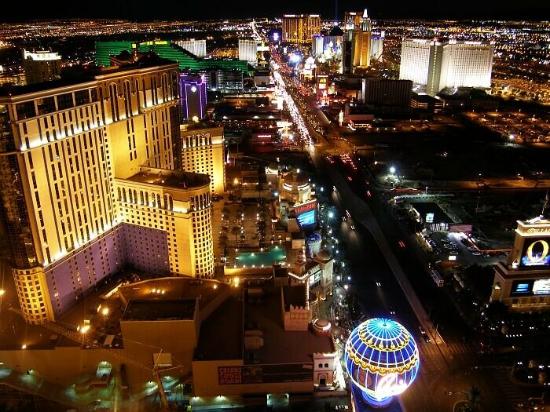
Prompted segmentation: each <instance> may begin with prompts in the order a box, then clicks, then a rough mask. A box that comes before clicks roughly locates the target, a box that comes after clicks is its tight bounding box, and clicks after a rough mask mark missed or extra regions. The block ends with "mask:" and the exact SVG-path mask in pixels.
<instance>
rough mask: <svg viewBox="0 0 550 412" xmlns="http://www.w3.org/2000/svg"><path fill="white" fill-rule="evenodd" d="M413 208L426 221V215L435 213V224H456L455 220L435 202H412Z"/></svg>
mask: <svg viewBox="0 0 550 412" xmlns="http://www.w3.org/2000/svg"><path fill="white" fill-rule="evenodd" d="M411 206H412V207H414V208H415V210H416V211H417V212H418V213H419V214H420V216H421V217H422V219H423V220H424V221H425V220H426V214H428V213H433V214H434V219H433V223H454V222H453V220H452V219H451V218H450V217H449V216H447V214H446V213H445V212H444V211H443V209H441V207H439V205H438V204H437V203H434V202H412V203H411Z"/></svg>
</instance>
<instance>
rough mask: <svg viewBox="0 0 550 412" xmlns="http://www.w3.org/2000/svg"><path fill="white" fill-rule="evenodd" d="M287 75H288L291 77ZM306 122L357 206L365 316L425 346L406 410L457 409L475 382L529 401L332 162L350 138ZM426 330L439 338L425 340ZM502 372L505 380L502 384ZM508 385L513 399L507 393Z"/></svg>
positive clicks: (346, 205)
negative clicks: (486, 358)
mask: <svg viewBox="0 0 550 412" xmlns="http://www.w3.org/2000/svg"><path fill="white" fill-rule="evenodd" d="M281 78H282V79H284V80H285V81H286V80H287V79H286V76H281ZM291 115H292V114H291ZM294 116H296V114H294ZM306 126H308V129H309V132H310V133H311V136H313V137H315V139H316V141H317V144H316V145H315V146H314V147H312V146H310V147H309V148H308V150H307V151H308V152H309V154H310V156H311V158H312V160H313V164H314V166H315V168H316V170H317V173H318V174H319V177H320V178H321V179H322V181H323V184H324V185H325V187H327V188H331V187H333V186H334V187H335V188H336V190H334V191H333V193H332V194H331V197H332V201H333V202H334V203H335V204H336V205H337V206H338V207H339V209H340V211H341V212H342V213H343V211H344V210H347V211H349V213H350V214H351V216H352V217H353V220H354V222H355V227H356V229H355V230H352V229H350V228H349V225H348V224H347V223H342V228H341V229H342V234H343V239H342V240H343V241H344V242H345V245H344V247H345V248H346V252H347V253H346V256H347V258H348V261H349V264H350V265H351V268H350V269H351V273H353V279H352V291H353V293H356V295H357V297H358V300H359V303H360V305H361V308H362V310H363V312H364V313H363V317H362V318H364V319H367V318H370V317H373V316H390V317H392V318H395V319H396V320H398V321H399V322H402V323H403V324H404V325H405V326H407V327H408V328H409V330H411V331H412V332H413V334H414V335H415V336H416V339H417V342H418V344H419V349H420V352H421V372H420V374H419V377H418V379H417V382H416V383H415V384H414V386H413V387H416V390H410V391H408V392H407V393H406V394H404V395H403V396H402V398H401V408H402V409H403V410H410V411H420V410H422V411H434V412H435V411H438V412H439V411H445V410H448V411H451V410H452V408H453V405H454V404H455V403H456V402H458V401H461V400H464V399H467V397H468V391H469V390H470V389H471V387H472V386H475V387H477V388H478V389H480V391H481V393H482V396H481V399H482V400H481V404H482V406H483V405H484V404H486V405H491V407H495V405H498V406H499V409H500V410H502V411H506V410H513V409H512V407H511V405H512V401H515V402H518V401H520V400H521V399H522V398H523V394H522V392H521V390H518V389H517V388H516V387H513V390H511V389H512V388H511V386H512V385H511V384H510V382H509V380H508V377H507V376H506V374H507V373H508V371H506V370H503V368H502V367H500V366H499V365H497V364H496V365H494V366H484V367H483V368H479V367H478V359H477V354H476V349H475V342H473V341H471V340H470V339H471V338H470V336H469V334H468V331H467V328H466V326H465V325H464V322H463V321H462V319H461V318H460V317H459V315H458V314H457V312H456V309H455V308H454V306H453V305H452V303H451V302H450V300H449V299H448V298H447V297H446V295H445V294H444V293H443V292H442V291H439V290H437V288H436V287H435V285H434V284H433V282H432V281H431V279H430V278H429V276H428V275H427V273H426V272H425V269H424V266H423V264H422V263H421V262H420V261H419V260H418V258H417V256H416V255H414V253H411V252H410V251H407V250H401V249H400V248H399V246H397V244H398V242H399V240H400V239H401V236H402V235H401V232H400V230H399V228H398V227H396V224H395V222H393V221H392V219H391V217H390V216H389V214H387V213H384V212H383V211H382V210H381V209H382V208H381V207H380V206H381V205H377V204H375V203H373V204H372V205H368V204H367V203H366V202H365V201H363V200H362V199H361V198H359V197H358V196H357V195H356V194H355V193H354V192H353V191H352V189H351V188H350V186H349V185H348V182H347V181H346V179H345V178H344V177H343V176H342V175H341V174H340V172H339V171H338V169H337V168H333V167H327V166H329V165H327V164H325V162H324V156H325V154H327V153H334V152H335V151H336V152H340V153H342V152H345V149H346V142H343V141H341V140H337V141H335V140H333V138H332V137H333V136H334V134H335V131H334V130H330V129H329V132H328V134H327V135H328V140H327V139H325V138H324V137H323V136H321V135H320V134H318V133H316V132H315V131H314V130H312V129H313V127H311V126H310V125H308V124H307V122H306ZM334 143H336V148H335V147H334V146H335V145H334ZM335 149H336V150H335ZM371 206H372V207H371ZM382 228H383V229H382ZM420 327H421V328H422V329H423V330H425V331H426V332H427V333H428V335H429V336H430V338H431V339H430V340H431V342H429V343H428V342H426V341H425V340H424V339H422V338H421V333H420ZM503 373H504V376H503ZM495 376H498V377H499V378H498V379H497V382H498V384H497V385H494V383H495ZM504 388H506V392H507V395H506V396H502V393H503V390H504ZM487 410H489V409H487Z"/></svg>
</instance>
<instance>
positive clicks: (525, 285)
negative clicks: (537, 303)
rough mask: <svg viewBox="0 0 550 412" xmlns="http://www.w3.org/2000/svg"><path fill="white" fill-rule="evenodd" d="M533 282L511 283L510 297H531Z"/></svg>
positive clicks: (520, 281)
mask: <svg viewBox="0 0 550 412" xmlns="http://www.w3.org/2000/svg"><path fill="white" fill-rule="evenodd" d="M533 283H534V281H533V280H516V281H515V282H514V283H512V291H511V292H510V296H531V295H532V294H533Z"/></svg>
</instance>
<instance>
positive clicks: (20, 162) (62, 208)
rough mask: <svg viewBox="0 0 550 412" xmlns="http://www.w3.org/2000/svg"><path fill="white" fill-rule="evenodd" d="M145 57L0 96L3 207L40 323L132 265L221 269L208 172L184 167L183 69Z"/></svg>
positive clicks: (32, 318) (18, 273)
mask: <svg viewBox="0 0 550 412" xmlns="http://www.w3.org/2000/svg"><path fill="white" fill-rule="evenodd" d="M146 57H147V58H144V59H143V60H141V61H139V62H138V63H136V64H133V65H130V66H123V67H121V68H118V69H110V70H107V71H103V72H100V73H99V74H95V75H93V76H89V77H88V78H87V79H86V80H85V81H82V82H79V83H75V84H71V85H63V86H58V85H56V84H48V83H44V84H42V85H40V86H41V87H42V89H41V90H40V89H38V88H36V87H34V88H32V89H29V88H27V89H25V88H23V89H19V90H17V89H13V90H12V91H11V93H9V94H5V95H1V94H0V184H1V187H2V190H1V191H0V212H1V215H2V218H3V221H4V226H5V229H6V232H7V233H8V236H9V239H10V244H11V247H12V254H13V259H12V265H13V267H14V269H13V275H14V279H15V284H16V287H17V293H18V297H19V302H20V306H21V310H22V313H23V315H24V317H25V319H26V320H27V321H28V322H30V323H42V322H44V321H47V320H52V319H54V318H55V316H56V315H58V314H60V313H62V312H63V311H64V310H66V309H67V308H69V307H70V306H71V305H72V304H74V303H75V301H76V300H78V299H80V298H81V297H82V296H83V295H85V294H86V292H87V291H88V290H89V289H90V288H92V287H94V286H95V285H96V284H98V283H99V282H100V281H101V280H102V279H103V278H105V277H106V276H108V275H110V274H113V273H115V272H117V271H119V270H120V269H122V268H123V267H124V266H125V265H126V264H129V265H132V266H133V267H135V268H137V269H140V270H144V271H148V272H151V273H155V274H160V275H162V274H172V275H189V276H196V277H210V276H212V275H213V271H214V262H213V245H212V228H211V222H210V219H211V203H210V202H211V198H210V193H211V189H210V179H209V177H208V175H205V174H196V173H190V172H184V171H182V169H181V167H180V164H181V155H180V153H181V152H182V147H181V139H180V138H179V135H180V130H179V121H178V117H179V114H178V106H177V105H178V68H177V65H176V64H167V62H166V61H164V60H162V59H158V58H153V57H150V56H146Z"/></svg>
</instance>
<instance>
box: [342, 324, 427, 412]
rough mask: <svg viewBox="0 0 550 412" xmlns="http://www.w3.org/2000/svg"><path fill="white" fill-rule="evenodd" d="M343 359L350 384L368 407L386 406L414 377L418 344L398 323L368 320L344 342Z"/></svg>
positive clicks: (417, 359)
mask: <svg viewBox="0 0 550 412" xmlns="http://www.w3.org/2000/svg"><path fill="white" fill-rule="evenodd" d="M344 360H345V363H346V369H347V372H348V374H349V377H350V379H351V381H352V386H354V388H355V389H357V390H358V391H359V392H360V393H361V394H362V396H363V399H364V400H365V401H366V402H367V403H368V404H369V405H371V406H374V407H384V406H387V405H388V404H389V403H390V402H391V401H392V398H393V397H394V396H395V395H399V394H400V393H402V392H404V391H405V390H406V389H407V388H408V387H409V385H410V384H411V383H412V382H413V381H414V380H415V378H416V375H417V373H418V368H419V366H420V359H419V355H418V347H417V346H416V342H415V341H414V339H413V337H412V336H411V334H410V333H409V331H408V330H407V329H405V328H404V327H403V325H401V324H400V323H398V322H396V321H394V320H391V319H384V318H374V319H369V320H367V321H366V322H363V323H361V324H360V325H359V326H357V327H356V328H355V329H354V330H353V331H352V332H351V334H350V336H349V338H348V341H347V342H346V350H345V352H344Z"/></svg>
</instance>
